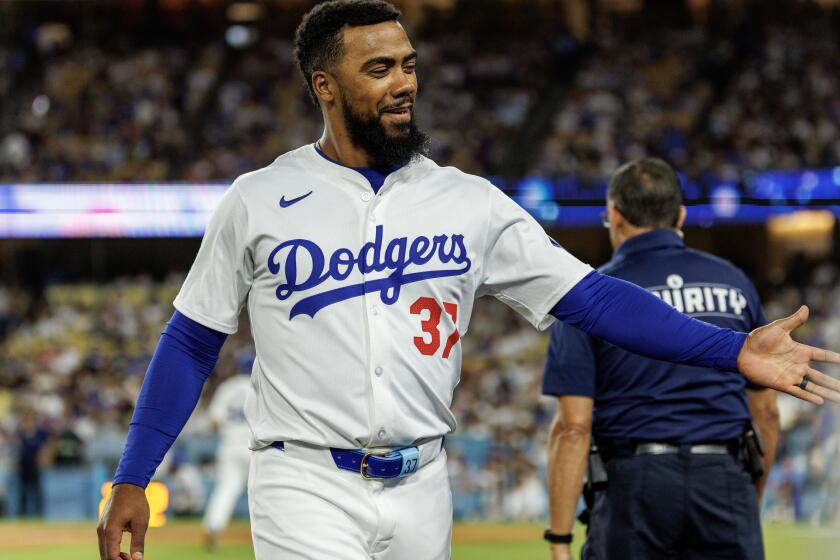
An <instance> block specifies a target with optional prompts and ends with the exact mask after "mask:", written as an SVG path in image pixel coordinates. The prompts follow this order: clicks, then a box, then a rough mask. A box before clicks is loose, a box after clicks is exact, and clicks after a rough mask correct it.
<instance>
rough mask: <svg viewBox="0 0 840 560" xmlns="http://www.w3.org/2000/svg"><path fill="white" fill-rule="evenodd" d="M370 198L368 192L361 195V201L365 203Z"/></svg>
mask: <svg viewBox="0 0 840 560" xmlns="http://www.w3.org/2000/svg"><path fill="white" fill-rule="evenodd" d="M371 197H372V195H371V194H370V193H369V192H363V193H362V200H364V201H365V202H367V201H368V200H370V199H371Z"/></svg>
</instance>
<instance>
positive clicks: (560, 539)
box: [543, 529, 572, 544]
mask: <svg viewBox="0 0 840 560" xmlns="http://www.w3.org/2000/svg"><path fill="white" fill-rule="evenodd" d="M543 538H544V539H545V540H547V541H548V542H550V543H551V544H569V543H570V542H572V534H571V533H566V534H565V535H558V534H557V533H552V532H551V529H546V530H545V533H543Z"/></svg>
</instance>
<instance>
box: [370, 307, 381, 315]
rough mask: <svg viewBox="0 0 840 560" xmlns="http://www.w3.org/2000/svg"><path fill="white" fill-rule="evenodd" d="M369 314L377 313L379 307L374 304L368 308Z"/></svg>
mask: <svg viewBox="0 0 840 560" xmlns="http://www.w3.org/2000/svg"><path fill="white" fill-rule="evenodd" d="M370 314H371V315H379V308H378V307H376V306H375V305H374V306H373V307H371V308H370Z"/></svg>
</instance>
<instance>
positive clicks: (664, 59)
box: [533, 15, 840, 180]
mask: <svg viewBox="0 0 840 560" xmlns="http://www.w3.org/2000/svg"><path fill="white" fill-rule="evenodd" d="M838 29H840V27H838V26H837V23H836V19H833V18H832V17H827V16H825V15H812V16H807V15H801V16H800V17H798V18H793V19H792V20H789V21H787V22H784V23H772V24H771V23H768V24H765V25H761V24H759V23H756V22H751V23H750V24H748V25H744V26H743V27H742V28H740V29H738V30H737V32H735V33H726V34H716V33H713V32H710V31H709V30H707V29H704V28H703V27H699V26H698V27H694V28H692V29H689V30H685V29H673V28H667V27H663V28H654V27H651V28H649V29H645V30H643V31H642V32H640V33H638V34H635V35H632V36H631V37H622V35H621V33H620V32H619V33H616V30H614V29H609V30H608V31H605V32H604V33H603V34H602V35H601V36H600V37H599V38H598V40H596V41H595V46H594V48H593V49H592V51H591V52H590V53H588V54H587V55H586V56H585V57H584V60H583V62H582V64H581V68H580V70H579V71H578V73H577V74H576V76H575V78H574V81H573V83H572V85H571V87H570V88H568V90H567V92H566V95H565V98H564V100H563V103H562V105H561V108H560V110H559V111H558V112H557V114H556V115H555V116H554V125H553V131H552V132H551V133H550V134H549V135H548V138H547V140H546V141H545V143H544V144H543V146H542V153H541V156H540V157H539V159H538V160H537V161H536V162H535V167H534V170H533V171H534V172H535V173H537V174H544V175H575V176H578V177H580V178H583V179H589V180H596V179H601V178H603V177H607V176H609V175H610V174H611V173H612V171H613V170H615V168H616V167H617V166H618V165H619V164H620V163H621V162H624V161H629V160H631V159H636V158H639V157H643V156H645V155H656V156H658V157H663V158H664V159H666V160H668V161H669V162H671V163H672V164H673V165H674V166H675V167H677V168H678V169H680V170H682V171H684V172H685V173H686V174H687V175H688V176H690V177H694V178H702V177H703V176H705V175H709V176H710V177H712V176H713V177H717V178H725V179H732V178H736V179H737V178H738V177H739V176H741V175H742V174H743V173H744V172H745V171H748V170H753V171H764V170H769V169H802V168H820V167H833V166H834V165H836V163H837V161H840V128H838V126H840V125H838V123H840V77H839V76H840V46H838V45H840V41H838V39H840V36H838Z"/></svg>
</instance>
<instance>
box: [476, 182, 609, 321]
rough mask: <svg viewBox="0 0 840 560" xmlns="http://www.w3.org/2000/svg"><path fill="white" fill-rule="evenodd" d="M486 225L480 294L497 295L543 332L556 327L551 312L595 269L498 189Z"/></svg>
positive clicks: (491, 200) (493, 196)
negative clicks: (552, 236)
mask: <svg viewBox="0 0 840 560" xmlns="http://www.w3.org/2000/svg"><path fill="white" fill-rule="evenodd" d="M487 222H488V225H487V240H486V245H485V254H484V259H483V270H482V272H481V277H480V279H479V287H478V294H479V295H485V294H488V295H492V296H494V297H495V298H496V299H498V300H499V301H502V302H503V303H505V304H507V305H509V306H510V307H511V308H513V309H514V310H515V311H517V312H518V313H519V314H521V315H522V316H523V317H525V318H526V319H527V320H528V321H529V322H530V323H531V324H532V325H534V326H535V327H537V328H538V329H540V330H542V329H546V328H548V326H550V325H551V323H553V322H554V317H552V316H551V315H549V314H548V312H549V311H551V308H552V307H554V305H555V304H556V303H557V302H558V301H559V300H560V298H562V297H563V296H564V295H565V294H566V292H568V291H569V290H570V289H571V288H572V286H574V285H575V284H577V283H578V282H579V281H580V280H581V279H582V278H583V277H584V276H586V275H587V274H589V273H590V272H591V271H592V267H591V266H589V265H588V264H585V263H583V262H581V261H579V260H578V259H576V258H575V257H574V256H572V255H571V254H570V253H569V252H568V251H566V250H565V249H563V248H562V247H560V245H559V244H557V242H555V241H554V240H553V239H551V237H549V236H548V234H546V233H545V230H543V228H542V226H540V224H539V223H537V221H536V220H535V219H534V218H532V217H531V215H530V214H528V212H526V211H525V210H524V209H523V208H522V207H521V206H519V205H518V204H516V202H514V201H513V200H511V199H510V198H509V197H508V196H506V195H505V194H504V193H503V192H501V191H500V190H499V189H497V188H495V187H494V188H493V189H492V193H491V195H490V202H489V206H488V218H487Z"/></svg>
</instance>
